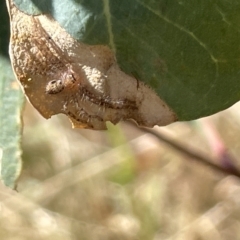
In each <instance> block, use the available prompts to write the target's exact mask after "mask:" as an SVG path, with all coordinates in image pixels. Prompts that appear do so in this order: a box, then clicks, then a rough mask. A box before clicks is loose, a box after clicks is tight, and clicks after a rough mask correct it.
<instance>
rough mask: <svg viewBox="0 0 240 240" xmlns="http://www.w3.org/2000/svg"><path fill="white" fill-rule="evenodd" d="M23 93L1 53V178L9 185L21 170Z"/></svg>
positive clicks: (13, 182)
mask: <svg viewBox="0 0 240 240" xmlns="http://www.w3.org/2000/svg"><path fill="white" fill-rule="evenodd" d="M22 105H23V94H22V91H21V89H20V87H19V85H18V84H17V82H16V80H15V77H14V76H13V73H12V70H11V66H10V63H9V61H7V60H6V59H4V57H2V56H1V55H0V109H1V110H0V129H1V133H0V151H1V152H2V157H1V156H0V158H1V180H2V181H3V182H4V184H5V185H7V186H9V187H12V188H13V187H14V186H15V181H16V179H17V178H18V176H19V173H20V170H21V165H22V164H21V158H20V155H21V151H20V140H21V119H20V115H21V109H22Z"/></svg>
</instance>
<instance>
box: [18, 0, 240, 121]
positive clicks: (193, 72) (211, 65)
mask: <svg viewBox="0 0 240 240" xmlns="http://www.w3.org/2000/svg"><path fill="white" fill-rule="evenodd" d="M15 2H16V3H17V4H18V6H19V7H20V8H21V9H22V10H24V11H27V12H28V13H39V12H41V11H43V12H50V13H51V14H52V15H53V16H54V18H55V19H56V20H57V21H58V22H59V23H60V24H61V25H62V26H63V27H64V28H65V29H66V30H67V31H68V32H69V33H70V34H72V35H73V36H74V37H75V38H76V39H78V40H80V41H83V42H85V43H88V44H107V45H109V46H110V47H111V48H112V49H113V50H114V51H115V52H116V56H117V60H118V62H119V64H120V66H121V68H122V69H123V70H124V71H125V72H127V73H129V74H132V75H134V76H135V75H136V76H135V77H137V78H139V80H141V81H144V82H145V83H147V84H149V85H150V86H151V87H152V88H154V90H155V91H156V92H157V93H158V94H159V96H160V97H161V98H163V99H165V101H166V102H167V103H168V104H169V105H170V106H171V107H172V108H173V110H174V111H175V112H176V113H177V115H178V117H179V119H180V120H190V119H195V118H198V117H202V116H205V115H209V114H213V113H215V112H217V111H220V110H223V109H225V108H227V107H229V106H230V105H232V104H233V103H235V102H236V101H238V100H239V97H240V92H239V84H238V79H239V77H240V76H239V75H240V71H239V53H240V48H239V47H238V46H239V42H240V32H239V30H238V25H239V21H240V18H239V12H240V3H239V2H238V1H233V0H231V1H225V0H219V1H212V0H206V1H188V0H183V1H167V0H160V1H159V0H151V1H147V0H137V1H128V0H104V1H95V0H91V1H89V0H81V1H80V0H62V1H61V3H60V1H58V0H51V1H50V0H42V1H37V0H15ZM156 111H157V110H156Z"/></svg>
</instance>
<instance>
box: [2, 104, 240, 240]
mask: <svg viewBox="0 0 240 240" xmlns="http://www.w3.org/2000/svg"><path fill="white" fill-rule="evenodd" d="M23 121H24V130H23V142H22V147H23V155H22V157H23V169H22V174H21V176H20V178H19V181H18V186H17V191H18V192H15V191H12V190H10V189H6V188H5V187H4V186H1V189H0V201H1V205H0V239H4V240H5V239H6V240H8V239H9V240H10V239H11V240H28V239H31V240H35V239H44V240H46V239H49V240H50V239H51V240H55V239H56V240H75V239H76V240H85V239H86V240H118V239H120V240H135V239H136V240H137V239H139V240H148V239H149V240H150V239H151V240H205V239H211V240H212V239H214V240H229V239H231V240H238V239H240V180H239V179H238V178H237V177H234V176H230V175H226V174H224V173H221V172H217V171H215V170H213V169H211V168H209V167H206V166H204V165H202V164H201V163H198V162H195V161H192V159H191V158H190V157H188V156H186V155H184V154H182V153H181V152H179V151H176V150H175V149H174V148H172V147H171V146H169V145H168V144H165V143H163V142H160V141H158V140H157V139H156V138H155V137H153V136H152V135H150V134H146V133H144V132H142V131H141V130H139V129H138V128H136V127H133V126H131V125H129V124H126V123H121V124H119V125H118V126H113V125H110V124H109V130H108V131H104V132H100V131H99V132H97V131H91V130H76V129H71V126H70V123H69V122H68V120H67V119H66V118H65V117H64V116H58V117H53V118H52V119H50V120H48V121H47V120H45V119H43V118H42V117H40V116H39V114H38V113H37V112H36V111H35V110H33V108H32V107H31V106H29V105H28V104H27V105H26V109H25V111H24V119H23ZM239 130H240V104H237V105H235V106H233V107H232V108H230V109H228V110H226V111H224V112H221V113H219V114H216V115H214V116H211V117H208V118H205V119H200V120H198V121H193V122H182V123H174V124H172V125H170V126H168V127H164V128H155V131H158V132H161V133H162V134H165V135H167V136H170V137H172V138H173V139H174V140H176V141H178V142H180V143H181V144H183V145H187V146H190V147H191V148H193V149H196V150H197V151H198V152H200V153H201V154H205V156H207V157H209V158H210V159H214V160H215V161H217V163H218V164H219V163H220V164H221V161H223V160H225V159H226V158H227V159H229V158H231V161H234V163H235V164H236V165H237V166H239V164H240V159H239V154H240V146H239V145H240V131H239ZM223 157H225V158H223Z"/></svg>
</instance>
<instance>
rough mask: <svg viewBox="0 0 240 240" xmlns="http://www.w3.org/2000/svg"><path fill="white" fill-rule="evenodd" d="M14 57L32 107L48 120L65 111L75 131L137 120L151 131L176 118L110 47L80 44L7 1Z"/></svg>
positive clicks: (43, 18)
mask: <svg viewBox="0 0 240 240" xmlns="http://www.w3.org/2000/svg"><path fill="white" fill-rule="evenodd" d="M7 5H8V11H9V15H10V19H11V41H10V57H11V61H12V66H13V69H14V71H15V75H16V77H17V79H18V80H19V82H20V83H21V85H22V87H23V90H24V92H25V94H26V96H27V98H28V99H29V101H30V102H31V103H32V105H33V106H34V107H35V108H36V109H37V110H38V111H39V112H40V113H41V114H42V116H43V117H45V118H50V117H51V116H52V115H55V114H58V113H63V114H66V115H67V116H68V117H69V118H70V119H71V121H72V124H73V127H78V128H92V129H105V128H106V124H105V122H106V121H111V122H112V123H114V124H116V123H117V122H119V121H120V120H125V119H134V120H135V121H136V122H137V123H138V124H139V125H142V126H147V127H152V126H154V125H166V124H169V123H171V122H173V121H175V120H176V116H175V114H174V113H173V112H172V110H171V109H170V108H169V107H168V106H167V105H166V103H164V102H163V101H162V100H161V99H160V98H159V97H158V96H157V95H156V94H155V93H154V92H153V91H152V90H151V89H150V88H148V87H147V86H145V85H144V84H143V83H142V82H139V81H138V80H136V79H135V78H133V77H131V76H129V75H127V74H125V73H124V72H122V71H121V70H120V68H119V67H118V65H117V62H116V59H115V56H114V54H113V52H112V51H111V50H110V49H109V48H108V47H106V46H101V45H98V46H88V45H86V44H83V43H80V42H77V41H76V40H75V39H74V38H72V37H71V36H70V35H69V34H68V33H67V32H66V31H65V30H64V29H63V28H62V27H61V26H60V25H59V24H58V22H56V21H55V20H54V19H53V18H52V17H51V16H49V15H45V14H42V15H38V16H31V15H27V14H25V13H23V12H21V11H19V10H18V9H17V8H16V6H15V5H14V4H13V2H12V0H7Z"/></svg>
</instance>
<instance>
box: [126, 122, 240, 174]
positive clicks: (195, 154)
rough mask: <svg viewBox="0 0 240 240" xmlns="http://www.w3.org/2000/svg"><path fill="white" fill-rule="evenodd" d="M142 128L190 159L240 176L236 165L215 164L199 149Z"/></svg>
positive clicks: (142, 129)
mask: <svg viewBox="0 0 240 240" xmlns="http://www.w3.org/2000/svg"><path fill="white" fill-rule="evenodd" d="M130 124H131V123H130ZM131 125H132V126H134V124H131ZM135 127H136V126H135ZM140 130H141V131H142V132H144V133H149V134H151V135H152V136H154V137H156V138H157V139H158V140H159V141H161V142H164V143H166V144H168V145H169V146H171V147H172V148H173V149H175V150H178V151H179V152H181V153H182V154H184V155H186V156H188V157H189V158H188V159H189V160H194V161H197V162H199V163H201V164H203V165H205V166H208V167H210V168H212V169H214V170H216V171H218V172H221V173H224V174H227V175H234V176H236V177H238V178H240V172H239V171H238V169H237V168H236V167H235V166H234V167H232V168H223V167H222V166H219V165H216V164H214V163H213V160H212V159H210V158H209V157H207V156H205V155H204V154H202V153H199V151H198V150H196V149H193V148H192V147H191V148H190V147H189V146H187V145H183V144H181V143H179V142H177V141H175V140H173V139H172V138H171V137H169V136H166V135H165V134H162V133H160V132H156V131H154V130H151V129H148V128H140Z"/></svg>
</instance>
